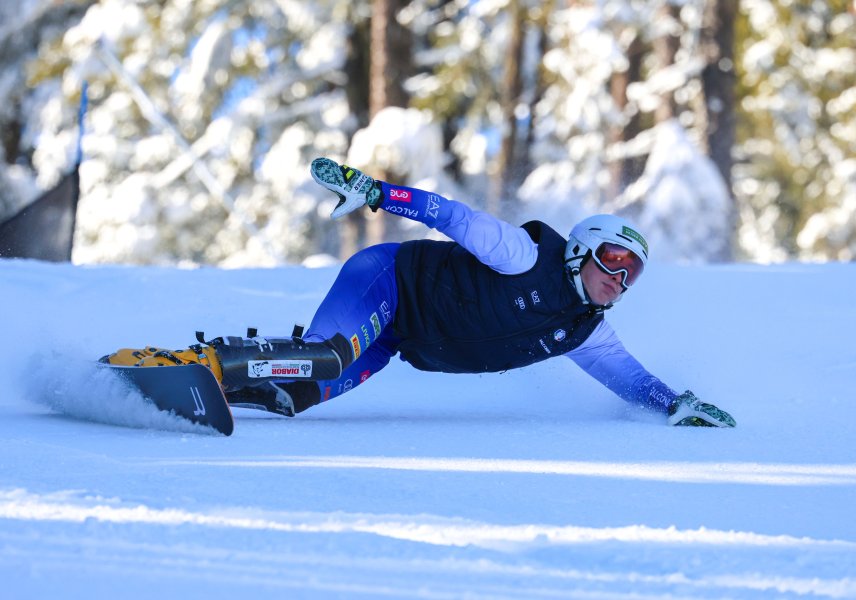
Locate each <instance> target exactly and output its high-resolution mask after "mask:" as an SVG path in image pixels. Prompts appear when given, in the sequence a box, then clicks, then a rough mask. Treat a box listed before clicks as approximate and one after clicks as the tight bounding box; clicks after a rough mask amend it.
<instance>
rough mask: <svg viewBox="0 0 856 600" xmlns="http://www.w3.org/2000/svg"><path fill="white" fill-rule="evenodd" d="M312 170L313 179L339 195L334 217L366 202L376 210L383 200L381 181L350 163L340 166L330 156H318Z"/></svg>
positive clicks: (336, 217)
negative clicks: (350, 165) (352, 166)
mask: <svg viewBox="0 0 856 600" xmlns="http://www.w3.org/2000/svg"><path fill="white" fill-rule="evenodd" d="M310 172H311V173H312V179H314V180H315V181H316V182H317V183H319V184H321V185H323V186H324V187H325V188H327V189H328V190H330V191H332V192H335V193H336V195H337V196H339V204H337V205H336V208H335V209H333V213H332V214H331V215H330V216H331V217H332V218H334V219H338V218H339V217H343V216H345V215H346V214H348V213H349V212H353V211H355V210H357V209H358V208H360V207H361V206H363V205H365V204H368V205H369V208H371V209H372V212H374V211H376V210H377V209H378V208H379V207H380V205H381V202H383V190H382V189H381V185H380V182H379V181H375V180H374V179H372V178H371V177H369V176H368V175H366V174H365V173H363V172H362V171H358V170H357V169H353V168H351V167H349V166H348V165H341V166H339V164H338V163H336V162H335V161H332V160H330V159H329V158H316V159H315V160H313V161H312V167H311V168H310Z"/></svg>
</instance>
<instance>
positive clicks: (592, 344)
mask: <svg viewBox="0 0 856 600" xmlns="http://www.w3.org/2000/svg"><path fill="white" fill-rule="evenodd" d="M565 356H567V357H568V358H570V359H571V360H573V361H574V362H575V363H577V365H579V366H580V367H581V368H582V369H583V370H584V371H585V372H586V373H588V374H589V375H591V376H592V377H594V378H595V379H596V380H598V381H599V382H601V383H602V384H603V385H605V386H606V387H607V388H609V389H610V390H611V391H612V392H614V393H615V394H617V395H618V396H619V397H620V398H622V399H624V400H626V401H628V402H631V403H633V404H639V405H642V406H646V407H648V408H652V409H654V410H657V411H660V412H667V410H668V408H669V405H670V404H671V402H672V400H674V399H675V398H676V397H677V395H678V394H677V393H676V392H675V391H674V390H672V389H671V388H670V387H669V386H667V385H666V384H665V383H663V382H662V381H660V380H659V379H658V378H657V377H655V376H654V375H652V374H651V373H649V372H648V371H647V370H646V369H645V367H643V366H642V365H641V364H640V363H639V361H637V360H636V359H635V358H633V356H632V355H631V354H630V353H629V352H628V351H627V350H626V349H625V348H624V344H622V343H621V341H620V340H619V339H618V336H617V335H615V331H614V330H613V329H612V327H610V326H609V324H608V323H607V322H606V321H601V323H600V324H599V325H598V326H597V328H595V330H594V331H593V332H592V334H591V335H590V336H589V337H588V339H586V341H585V342H583V343H582V344H581V345H579V346H578V347H577V348H575V349H574V350H571V351H570V352H568V353H567V354H565Z"/></svg>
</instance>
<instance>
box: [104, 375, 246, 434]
mask: <svg viewBox="0 0 856 600" xmlns="http://www.w3.org/2000/svg"><path fill="white" fill-rule="evenodd" d="M98 366H99V367H100V368H103V369H108V370H110V371H111V372H113V373H116V375H118V376H119V377H121V378H122V379H124V380H125V381H126V382H127V383H129V384H130V385H131V386H133V387H135V388H137V389H138V390H139V391H140V393H141V394H142V395H143V396H145V397H146V398H148V399H149V400H151V401H152V402H154V404H155V406H157V407H158V408H159V409H160V410H163V411H166V412H174V413H175V414H176V415H178V416H180V417H184V418H185V419H188V420H190V421H193V422H194V423H199V424H200V425H208V426H209V427H213V428H214V429H216V430H217V431H219V432H220V433H222V434H224V435H231V434H232V431H233V430H234V428H235V421H234V419H233V418H232V411H231V409H230V408H229V403H228V402H226V396H225V395H224V394H223V389H222V388H221V387H220V383H219V382H218V381H217V378H216V377H214V374H213V373H212V372H211V370H210V369H208V367H206V366H204V365H198V364H188V365H176V366H166V367H133V366H131V367H126V366H120V365H110V364H104V363H98Z"/></svg>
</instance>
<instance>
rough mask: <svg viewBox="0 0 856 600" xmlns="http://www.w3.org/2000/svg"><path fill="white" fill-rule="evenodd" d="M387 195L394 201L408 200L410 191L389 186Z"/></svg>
mask: <svg viewBox="0 0 856 600" xmlns="http://www.w3.org/2000/svg"><path fill="white" fill-rule="evenodd" d="M389 197H390V198H391V199H392V200H395V201H396V202H410V200H411V198H410V191H409V190H400V189H398V188H391V189H390V190H389Z"/></svg>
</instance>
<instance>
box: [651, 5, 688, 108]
mask: <svg viewBox="0 0 856 600" xmlns="http://www.w3.org/2000/svg"><path fill="white" fill-rule="evenodd" d="M680 10H681V7H680V6H676V5H675V4H671V3H670V4H667V5H666V6H665V7H664V8H663V18H664V19H666V20H668V22H669V23H670V24H677V23H679V22H680ZM680 45H681V38H680V32H678V31H673V32H671V33H667V34H666V35H664V36H663V37H661V38H658V39H656V40H654V42H653V46H654V53H655V55H656V57H657V62H658V64H659V65H660V68H661V69H664V68H666V67H669V66H671V65H673V64H675V56H676V55H677V53H678V49H679V48H680ZM677 115H678V105H677V103H676V102H675V96H674V94H672V93H669V94H668V95H666V96H665V97H663V98H662V101H661V102H660V105H659V106H658V107H657V110H656V111H655V112H654V118H655V119H656V121H657V123H662V122H663V121H668V120H669V119H673V118H675V117H676V116H677Z"/></svg>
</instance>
